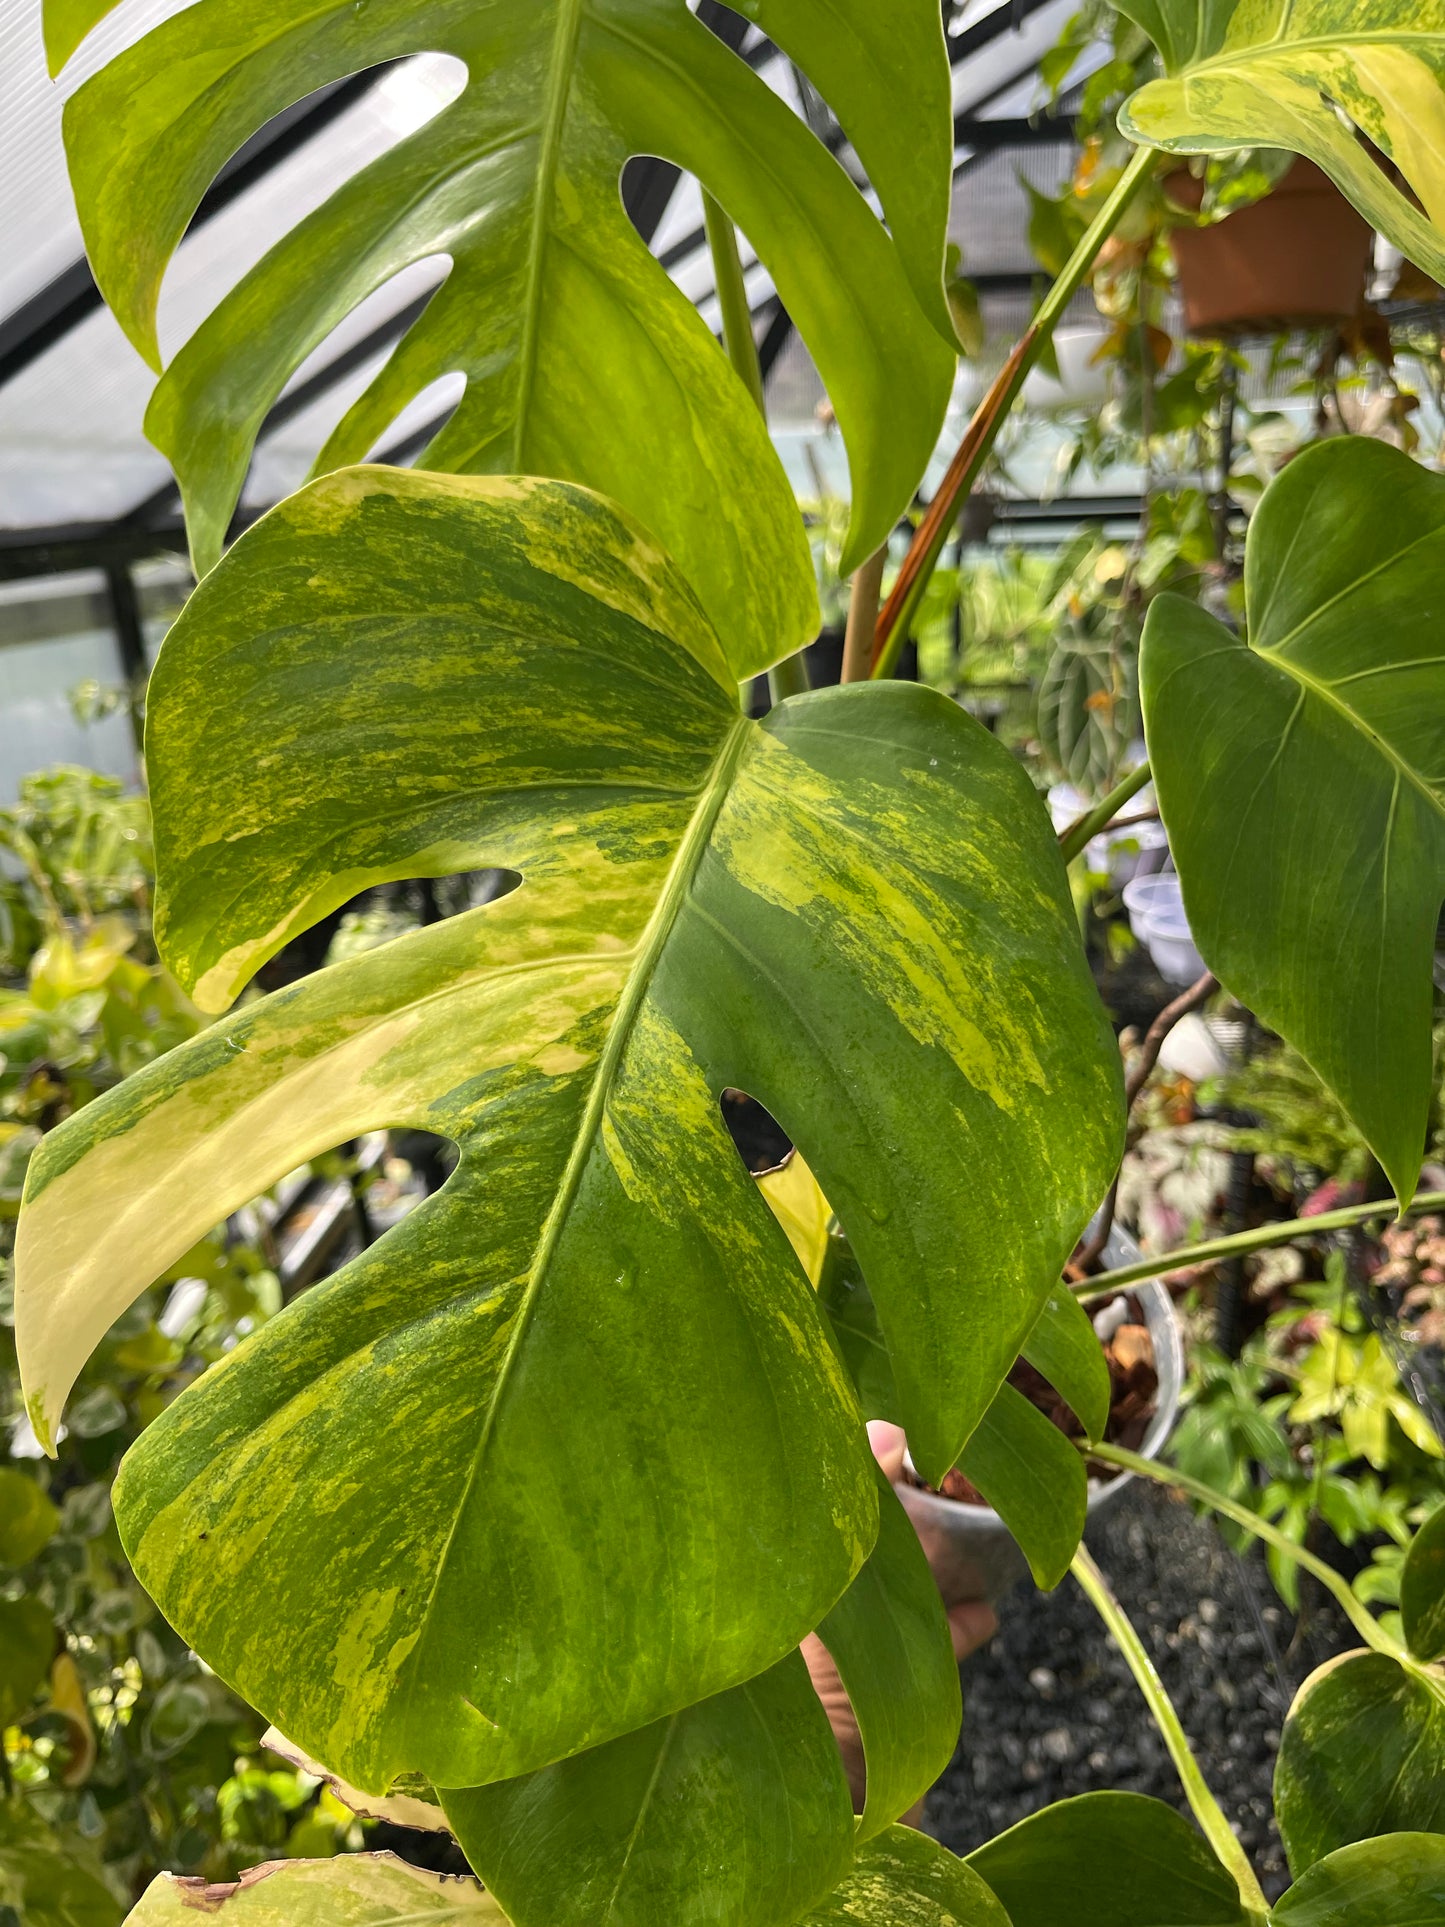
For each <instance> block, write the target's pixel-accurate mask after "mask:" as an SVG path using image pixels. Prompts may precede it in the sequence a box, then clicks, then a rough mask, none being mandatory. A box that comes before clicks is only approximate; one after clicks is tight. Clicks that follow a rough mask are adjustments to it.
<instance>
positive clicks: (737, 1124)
mask: <svg viewBox="0 0 1445 1927" xmlns="http://www.w3.org/2000/svg"><path fill="white" fill-rule="evenodd" d="M722 1114H723V1122H724V1124H726V1125H727V1127H728V1130H729V1132H730V1133H731V1135H732V1141H733V1143H734V1144H735V1145H736V1146H737V1148H738V1155H739V1157H741V1159H742V1161H743V1163H744V1164H745V1165H746V1166H747V1167H748V1169H749V1171H751V1172H752V1173H753V1175H754V1176H755V1177H756V1175H757V1174H758V1173H759V1172H760V1171H771V1170H772V1169H773V1167H774V1166H775V1165H779V1164H781V1163H782V1161H783V1159H784V1158H785V1157H786V1156H787V1155H788V1153H789V1151H791V1150H792V1148H793V1141H792V1139H791V1138H790V1137H789V1136H788V1134H787V1132H786V1131H785V1130H784V1129H783V1127H782V1125H781V1124H779V1122H778V1120H777V1119H776V1118H775V1117H774V1116H773V1114H772V1112H771V1111H768V1110H765V1109H764V1108H763V1106H762V1105H761V1104H759V1102H758V1101H757V1099H756V1098H755V1097H749V1096H748V1094H747V1092H746V1091H732V1090H729V1091H724V1092H723V1094H722Z"/></svg>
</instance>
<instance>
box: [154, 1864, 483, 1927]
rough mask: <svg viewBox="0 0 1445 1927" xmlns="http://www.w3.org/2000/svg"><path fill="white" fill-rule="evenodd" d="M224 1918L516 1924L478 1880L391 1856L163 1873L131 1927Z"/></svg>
mask: <svg viewBox="0 0 1445 1927" xmlns="http://www.w3.org/2000/svg"><path fill="white" fill-rule="evenodd" d="M217 1915H219V1916H220V1918H221V1921H222V1927H432V1923H435V1927H452V1924H453V1923H458V1922H459V1923H462V1924H463V1927H508V1921H507V1916H506V1915H505V1914H504V1913H503V1912H502V1910H501V1908H500V1907H499V1906H498V1905H497V1903H496V1901H495V1900H493V1898H492V1897H491V1895H490V1894H488V1893H486V1892H484V1891H483V1889H482V1887H481V1886H480V1884H479V1883H478V1882H477V1881H475V1880H467V1879H461V1878H454V1877H453V1876H451V1875H447V1874H435V1873H423V1872H422V1870H421V1869H420V1868H419V1867H409V1866H407V1864H406V1863H405V1861H402V1860H398V1859H397V1858H396V1857H395V1856H394V1855H393V1854H389V1853H357V1854H339V1855H338V1856H337V1857H336V1859H334V1860H273V1861H271V1862H269V1863H268V1864H267V1865H266V1866H263V1867H253V1868H252V1869H251V1871H250V1872H249V1873H244V1874H242V1876H241V1878H240V1879H239V1880H238V1881H234V1882H211V1881H207V1880H187V1879H182V1878H178V1877H177V1876H176V1875H174V1874H162V1875H161V1876H160V1878H159V1879H158V1880H155V1881H152V1883H151V1885H150V1886H149V1887H148V1888H147V1889H146V1892H145V1896H144V1898H143V1899H142V1900H141V1902H140V1905H139V1906H138V1907H136V1908H135V1910H134V1911H133V1912H132V1913H131V1914H129V1915H128V1916H127V1921H126V1927H196V1924H197V1922H199V1921H201V1920H205V1919H208V1918H212V1917H214V1916H217Z"/></svg>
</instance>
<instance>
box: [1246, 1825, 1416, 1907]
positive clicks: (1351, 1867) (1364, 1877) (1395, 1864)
mask: <svg viewBox="0 0 1445 1927" xmlns="http://www.w3.org/2000/svg"><path fill="white" fill-rule="evenodd" d="M1442 1920H1445V1840H1442V1839H1440V1837H1439V1836H1438V1835H1437V1834H1433V1833H1394V1834H1387V1835H1386V1837H1385V1838H1384V1839H1383V1840H1366V1841H1363V1842H1362V1843H1361V1844H1360V1845H1359V1846H1357V1847H1345V1848H1343V1849H1342V1850H1341V1851H1340V1852H1339V1853H1332V1854H1331V1855H1330V1857H1329V1859H1328V1860H1322V1861H1320V1863H1319V1865H1318V1866H1317V1867H1311V1868H1310V1870H1309V1872H1308V1873H1307V1874H1306V1875H1305V1877H1304V1879H1303V1880H1301V1881H1299V1882H1298V1883H1297V1884H1296V1885H1295V1886H1293V1887H1291V1888H1290V1890H1289V1892H1288V1893H1287V1894H1286V1895H1285V1897H1284V1899H1283V1900H1281V1901H1280V1902H1279V1903H1278V1904H1277V1905H1276V1906H1275V1907H1274V1908H1273V1909H1272V1910H1271V1912H1270V1923H1271V1927H1440V1922H1441V1921H1442Z"/></svg>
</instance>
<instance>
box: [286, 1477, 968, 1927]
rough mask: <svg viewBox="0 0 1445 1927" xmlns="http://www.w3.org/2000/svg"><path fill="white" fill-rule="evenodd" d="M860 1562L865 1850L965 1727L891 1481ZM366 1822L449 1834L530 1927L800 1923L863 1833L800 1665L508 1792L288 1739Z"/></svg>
mask: <svg viewBox="0 0 1445 1927" xmlns="http://www.w3.org/2000/svg"><path fill="white" fill-rule="evenodd" d="M877 1480H878V1484H879V1487H880V1495H879V1503H880V1509H881V1523H880V1531H879V1536H878V1540H877V1543H876V1544H875V1545H874V1548H873V1551H872V1552H871V1553H870V1554H869V1556H868V1559H867V1562H866V1563H865V1565H864V1567H863V1570H862V1571H861V1572H860V1573H859V1574H858V1576H857V1578H856V1579H855V1580H854V1581H853V1584H852V1585H851V1586H850V1587H849V1588H848V1591H847V1592H846V1593H845V1594H844V1595H843V1597H842V1599H841V1600H840V1601H839V1602H838V1604H837V1605H836V1606H835V1607H834V1608H833V1610H832V1612H831V1613H829V1615H828V1617H827V1618H826V1619H825V1620H824V1621H823V1623H822V1626H821V1627H820V1628H819V1631H820V1634H821V1636H822V1638H823V1640H824V1642H825V1643H826V1645H827V1646H828V1648H829V1650H830V1652H831V1653H832V1654H833V1657H834V1659H835V1660H836V1662H837V1664H838V1668H839V1672H840V1673H841V1675H842V1678H843V1682H844V1685H845V1686H846V1687H847V1690H848V1694H849V1698H850V1699H851V1701H852V1704H853V1708H854V1711H855V1713H856V1714H857V1718H858V1724H859V1728H860V1731H861V1734H862V1738H863V1745H864V1751H865V1755H866V1760H867V1769H868V1805H867V1810H866V1811H865V1813H864V1815H863V1818H862V1821H861V1822H860V1825H859V1832H858V1837H859V1839H860V1840H866V1839H869V1838H871V1837H872V1836H873V1835H874V1834H877V1833H879V1832H881V1831H883V1830H884V1829H885V1828H886V1827H887V1826H888V1824H889V1822H890V1820H892V1819H894V1818H896V1817H897V1815H899V1814H900V1813H903V1812H905V1811H906V1810H907V1808H909V1807H910V1806H912V1804H913V1802H914V1801H915V1800H916V1799H918V1798H919V1797H920V1796H921V1795H922V1794H923V1793H924V1792H926V1790H927V1789H928V1787H929V1786H931V1785H932V1783H933V1782H934V1780H935V1779H937V1777H938V1775H939V1773H940V1772H941V1771H942V1770H943V1768H944V1767H945V1766H946V1765H947V1763H948V1760H949V1758H950V1757H951V1755H952V1753H953V1749H954V1746H955V1745H956V1743H957V1739H958V1729H959V1723H960V1719H961V1717H962V1708H961V1703H960V1694H959V1685H958V1666H957V1662H956V1661H955V1659H954V1655H953V1645H952V1642H951V1640H950V1637H949V1631H948V1623H947V1621H946V1619H945V1618H944V1613H943V1606H942V1603H941V1601H940V1600H939V1597H938V1589H937V1587H936V1586H935V1585H934V1583H933V1576H932V1573H931V1572H930V1570H929V1567H928V1562H927V1560H926V1559H925V1558H924V1555H923V1549H922V1547H921V1546H920V1545H919V1543H918V1539H917V1536H916V1534H915V1533H914V1531H913V1528H912V1526H911V1525H910V1524H909V1522H908V1518H907V1515H906V1514H905V1513H904V1511H903V1509H902V1507H901V1506H900V1505H899V1503H898V1500H897V1498H896V1497H895V1496H894V1494H893V1491H892V1488H891V1487H890V1486H889V1485H888V1483H887V1481H886V1480H885V1479H884V1478H883V1475H882V1473H881V1472H879V1473H878V1474H877ZM266 1743H267V1745H268V1746H270V1747H271V1748H272V1749H273V1750H276V1749H277V1748H278V1747H279V1749H280V1750H281V1752H282V1753H283V1756H284V1757H287V1758H290V1759H292V1760H293V1761H294V1763H295V1764H296V1765H298V1766H299V1767H301V1768H302V1769H303V1770H305V1771H309V1772H313V1773H316V1774H318V1775H320V1776H321V1777H323V1778H326V1779H329V1780H330V1781H331V1783H332V1785H333V1786H334V1787H335V1788H336V1791H337V1793H338V1795H339V1797H340V1798H341V1799H342V1800H343V1801H344V1802H345V1804H346V1805H347V1806H349V1807H350V1808H351V1809H352V1810H353V1811H354V1812H359V1813H371V1814H376V1815H378V1816H379V1817H382V1818H386V1819H391V1820H394V1821H396V1822H397V1823H398V1824H400V1825H416V1824H418V1823H421V1824H424V1825H427V1826H429V1827H434V1826H438V1825H440V1826H446V1825H447V1824H448V1823H450V1826H451V1828H452V1829H453V1831H454V1832H455V1833H456V1836H457V1838H458V1840H459V1841H460V1843H461V1845H462V1847H463V1848H464V1850H465V1852H466V1855H467V1858H468V1860H469V1861H470V1862H471V1864H472V1865H473V1866H474V1867H475V1868H476V1869H477V1871H478V1872H479V1873H480V1874H481V1875H482V1877H483V1878H484V1879H485V1881H486V1882H487V1885H488V1887H489V1889H490V1890H491V1891H492V1892H493V1893H495V1894H497V1895H498V1896H499V1898H500V1899H501V1900H502V1902H503V1903H504V1905H505V1906H506V1907H507V1908H508V1910H509V1911H510V1912H511V1913H512V1915H513V1916H514V1918H516V1919H517V1920H518V1921H527V1920H534V1919H535V1920H538V1921H540V1922H542V1923H543V1924H544V1927H596V1922H597V1921H599V1920H601V1919H603V1918H605V1919H606V1920H607V1921H608V1922H609V1923H610V1927H651V1923H660V1924H661V1927H673V1924H674V1923H676V1922H677V1921H680V1920H694V1919H701V1918H707V1919H708V1920H713V1921H717V1922H719V1923H737V1927H784V1923H786V1922H789V1921H792V1920H795V1919H796V1918H797V1916H798V1914H799V1913H800V1912H801V1911H802V1910H803V1909H804V1908H805V1907H807V1906H810V1905H811V1904H812V1903H813V1902H815V1901H817V1900H818V1899H819V1898H820V1897H821V1896H822V1895H824V1894H826V1893H827V1892H829V1891H830V1890H831V1889H832V1888H833V1887H834V1885H835V1884H836V1883H837V1881H838V1880H839V1879H840V1878H841V1877H842V1875H843V1874H844V1873H845V1872H846V1870H847V1868H848V1865H849V1862H850V1859H851V1854H852V1846H853V1838H854V1825H853V1816H852V1810H851V1805H850V1802H849V1797H848V1784H847V1780H846V1778H845V1777H844V1774H843V1768H842V1760H841V1756H840V1755H839V1752H838V1746H837V1742H836V1740H835V1739H834V1736H833V1731H832V1728H831V1727H830V1726H829V1724H828V1721H827V1718H826V1717H825V1715H824V1713H823V1710H822V1708H821V1706H820V1705H819V1703H818V1698H817V1695H816V1693H815V1692H814V1690H813V1688H812V1685H811V1684H810V1682H809V1679H808V1674H807V1669H806V1668H805V1667H804V1666H803V1664H802V1660H801V1658H800V1656H799V1655H798V1654H796V1653H792V1654H789V1656H788V1658H787V1659H786V1660H784V1661H783V1662H782V1663H781V1664H780V1665H778V1666H775V1667H773V1668H772V1669H771V1670H770V1671H769V1672H767V1673H764V1674H763V1675H762V1676H761V1677H760V1678H758V1679H756V1680H751V1681H749V1682H747V1683H746V1684H745V1685H742V1686H736V1687H733V1688H732V1689H731V1690H730V1691H729V1692H726V1693H721V1694H719V1695H717V1696H716V1697H715V1698H713V1699H709V1700H704V1701H702V1702H701V1703H700V1704H698V1705H696V1706H692V1707H687V1708H685V1709H683V1711H681V1712H679V1713H674V1714H673V1715H672V1716H671V1717H670V1718H668V1719H665V1720H660V1721H658V1722H657V1723H656V1724H655V1725H653V1726H651V1727H647V1728H645V1729H643V1731H641V1732H638V1733H629V1734H626V1735H624V1736H623V1737H622V1738H621V1739H617V1740H611V1741H609V1742H608V1743H607V1744H606V1745H605V1746H600V1747H596V1748H593V1749H592V1750H590V1751H589V1752H586V1753H580V1754H575V1755H573V1756H572V1758H570V1759H567V1760H563V1761H560V1762H558V1763H557V1764H556V1765H553V1766H548V1767H544V1768H542V1769H541V1770H540V1771H539V1772H536V1773H532V1774H528V1775H525V1776H523V1777H522V1778H520V1779H515V1780H507V1781H503V1782H501V1783H499V1784H497V1785H495V1786H490V1787H476V1788H471V1789H463V1790H458V1791H453V1792H449V1793H446V1794H444V1795H443V1796H442V1798H443V1800H444V1802H445V1807H446V1812H445V1815H443V1813H442V1812H441V1811H440V1810H439V1809H438V1808H435V1807H430V1806H427V1805H425V1804H423V1802H422V1801H420V1800H418V1799H416V1798H415V1797H414V1796H402V1797H400V1798H398V1797H397V1796H396V1795H395V1794H394V1793H393V1795H392V1796H389V1797H386V1798H382V1799H379V1800H375V1799H370V1798H368V1797H367V1796H366V1795H363V1794H360V1793H358V1792H357V1791H356V1789H355V1788H353V1787H350V1786H347V1785H346V1784H345V1783H344V1782H341V1781H338V1780H337V1778H336V1776H335V1775H333V1774H332V1773H331V1772H330V1771H329V1769H328V1768H326V1767H325V1766H322V1765H319V1764H318V1763H317V1762H315V1761H313V1760H309V1759H307V1758H305V1757H304V1756H302V1755H300V1754H299V1752H298V1751H297V1750H296V1749H294V1748H292V1747H291V1746H290V1745H289V1742H286V1741H284V1740H280V1739H279V1737H278V1736H276V1735H275V1734H271V1735H268V1736H267V1742H266Z"/></svg>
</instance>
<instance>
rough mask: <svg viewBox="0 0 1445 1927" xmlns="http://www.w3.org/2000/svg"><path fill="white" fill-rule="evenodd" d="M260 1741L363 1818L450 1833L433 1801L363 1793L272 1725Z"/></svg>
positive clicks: (269, 1751) (268, 1750)
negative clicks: (324, 1786) (293, 1743)
mask: <svg viewBox="0 0 1445 1927" xmlns="http://www.w3.org/2000/svg"><path fill="white" fill-rule="evenodd" d="M261 1744H262V1746H263V1747H265V1749H266V1751H267V1752H268V1753H274V1754H276V1755H277V1757H278V1758H279V1759H282V1760H285V1761H286V1763H287V1765H288V1766H294V1767H295V1768H296V1770H297V1772H298V1773H309V1774H310V1775H311V1777H312V1779H313V1780H324V1781H325V1782H326V1784H327V1786H329V1787H330V1788H331V1791H332V1792H333V1793H334V1794H335V1795H336V1797H337V1799H338V1800H339V1801H340V1802H341V1804H342V1806H344V1807H346V1808H347V1809H348V1810H349V1811H350V1812H352V1813H354V1814H357V1815H358V1816H359V1817H360V1818H361V1819H363V1820H387V1821H389V1822H390V1823H391V1825H392V1826H394V1827H412V1828H414V1829H415V1830H416V1831H417V1832H418V1833H450V1832H451V1828H450V1827H449V1826H448V1825H447V1817H446V1815H445V1814H444V1813H443V1812H442V1810H441V1808H440V1807H439V1806H437V1805H436V1804H435V1803H434V1802H433V1801H430V1800H421V1799H418V1798H417V1796H416V1795H415V1794H414V1793H396V1792H392V1793H384V1794H375V1793H363V1792H362V1791H361V1789H360V1788H359V1787H354V1786H352V1785H350V1784H349V1783H348V1782H347V1781H346V1780H343V1779H342V1778H341V1776H340V1774H338V1773H333V1772H332V1771H331V1769H330V1767H329V1766H323V1765H322V1764H321V1762H320V1761H319V1760H313V1759H312V1758H311V1756H310V1755H309V1754H308V1753H303V1752H302V1750H301V1748H300V1747H299V1746H293V1745H292V1744H291V1742H290V1740H288V1739H287V1738H286V1735H285V1734H284V1733H278V1732H277V1731H276V1728H275V1727H274V1726H268V1727H267V1729H266V1731H265V1732H264V1733H263V1734H262V1736H261Z"/></svg>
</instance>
